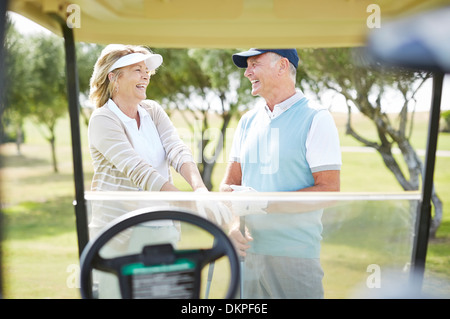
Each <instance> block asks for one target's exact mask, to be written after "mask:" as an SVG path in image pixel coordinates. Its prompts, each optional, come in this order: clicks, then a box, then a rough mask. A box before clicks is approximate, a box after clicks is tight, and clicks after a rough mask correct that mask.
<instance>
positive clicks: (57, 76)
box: [26, 34, 67, 173]
mask: <svg viewBox="0 0 450 319" xmlns="http://www.w3.org/2000/svg"><path fill="white" fill-rule="evenodd" d="M28 45H29V46H30V47H31V55H30V56H29V57H27V60H26V61H27V63H28V72H27V74H28V75H29V85H30V87H31V90H32V93H31V100H30V101H28V103H30V105H29V106H30V116H31V118H32V119H33V120H34V122H35V123H36V124H37V125H38V127H39V128H42V130H41V133H42V135H43V136H44V138H45V139H46V140H47V141H48V142H49V143H50V146H51V154H52V164H53V171H54V172H55V173H57V172H58V163H57V158H56V144H55V142H56V130H55V129H56V123H57V121H58V119H60V118H61V117H62V116H64V115H65V114H66V113H67V97H66V76H65V68H64V63H65V62H64V52H63V43H62V39H61V38H59V37H57V36H54V35H44V34H36V35H32V36H30V38H29V39H28Z"/></svg>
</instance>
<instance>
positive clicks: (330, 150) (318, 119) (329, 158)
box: [306, 109, 342, 173]
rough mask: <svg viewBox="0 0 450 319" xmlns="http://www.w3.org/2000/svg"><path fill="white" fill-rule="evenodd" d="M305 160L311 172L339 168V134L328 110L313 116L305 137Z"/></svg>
mask: <svg viewBox="0 0 450 319" xmlns="http://www.w3.org/2000/svg"><path fill="white" fill-rule="evenodd" d="M306 160H307V161H308V164H309V167H310V168H311V171H312V172H313V173H315V172H320V171H326V170H340V169H341V166H342V158H341V148H340V143H339V134H338V131H337V128H336V124H335V123H334V119H333V117H332V116H331V113H330V112H329V111H328V110H325V109H324V110H320V111H319V112H317V114H316V115H315V116H314V119H313V121H312V124H311V128H310V130H309V133H308V137H307V139H306Z"/></svg>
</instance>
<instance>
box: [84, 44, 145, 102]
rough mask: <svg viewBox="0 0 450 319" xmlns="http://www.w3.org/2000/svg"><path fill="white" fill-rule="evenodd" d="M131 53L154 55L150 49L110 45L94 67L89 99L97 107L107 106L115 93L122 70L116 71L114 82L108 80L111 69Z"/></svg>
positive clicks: (114, 71)
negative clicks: (115, 82)
mask: <svg viewBox="0 0 450 319" xmlns="http://www.w3.org/2000/svg"><path fill="white" fill-rule="evenodd" d="M131 53H144V54H150V53H152V52H151V51H150V50H149V49H147V48H145V47H142V46H135V45H123V44H109V45H107V46H106V47H105V48H104V49H103V50H102V52H101V54H100V57H99V58H98V59H97V62H96V63H95V66H94V72H93V73H92V76H91V80H90V92H89V98H90V100H91V101H92V103H94V105H95V107H97V108H99V107H102V106H103V105H105V103H106V102H107V101H108V99H109V98H111V97H112V93H113V91H114V85H115V84H114V80H115V79H117V77H118V76H119V75H120V73H121V72H122V70H121V69H120V68H119V69H115V70H113V71H111V72H112V73H114V78H113V81H110V80H109V78H108V74H109V73H110V72H108V70H109V68H110V67H111V66H112V65H113V64H114V63H115V62H116V61H117V60H118V59H120V58H121V57H123V56H125V55H127V54H131Z"/></svg>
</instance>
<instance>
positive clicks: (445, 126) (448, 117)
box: [441, 110, 450, 132]
mask: <svg viewBox="0 0 450 319" xmlns="http://www.w3.org/2000/svg"><path fill="white" fill-rule="evenodd" d="M441 119H442V127H441V131H442V132H450V110H447V111H443V112H441Z"/></svg>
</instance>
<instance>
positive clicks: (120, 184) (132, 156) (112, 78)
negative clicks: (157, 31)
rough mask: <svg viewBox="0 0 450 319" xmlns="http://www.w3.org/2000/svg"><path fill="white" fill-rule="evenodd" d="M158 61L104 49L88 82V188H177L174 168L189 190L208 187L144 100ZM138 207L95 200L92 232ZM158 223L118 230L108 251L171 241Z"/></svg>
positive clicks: (141, 51)
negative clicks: (91, 109)
mask: <svg viewBox="0 0 450 319" xmlns="http://www.w3.org/2000/svg"><path fill="white" fill-rule="evenodd" d="M162 61H163V59H162V57H161V55H159V54H153V53H152V52H151V51H149V50H148V49H146V48H144V47H141V46H131V45H118V44H114V45H108V46H107V47H105V49H104V50H103V51H102V53H101V55H100V57H99V58H98V60H97V62H96V64H95V67H94V72H93V74H92V77H91V82H90V85H91V91H90V99H91V101H92V102H93V103H94V104H95V106H96V110H95V111H94V112H93V114H92V116H91V118H90V122H89V129H88V135H89V148H90V153H91V157H92V160H93V166H94V176H93V179H92V184H91V190H93V191H139V190H143V191H178V189H177V188H176V187H175V186H174V184H173V183H172V177H171V171H170V166H172V167H174V169H175V170H176V171H177V172H178V173H180V174H181V175H182V176H183V177H184V179H185V180H186V181H187V182H188V183H189V184H190V185H191V187H192V189H193V190H195V191H197V190H203V191H207V189H206V187H205V185H204V183H203V181H202V179H201V176H200V173H199V171H198V169H197V166H196V164H195V163H194V160H193V157H192V154H191V152H190V150H189V149H188V148H187V147H186V146H185V144H184V143H183V142H182V141H181V139H180V138H179V136H178V134H177V132H176V129H175V127H174V126H173V124H172V123H171V121H170V119H169V117H168V116H167V114H166V113H165V112H164V110H163V109H162V107H161V106H160V105H159V104H158V103H156V102H155V101H152V100H146V88H147V86H148V84H149V81H150V77H151V76H152V75H153V74H155V72H156V69H157V68H158V67H159V66H160V65H161V64H162ZM142 206H145V203H136V202H134V201H125V202H121V203H116V202H115V203H113V204H112V203H111V202H108V201H104V202H100V201H95V202H93V203H92V219H91V221H90V224H89V227H90V230H91V236H92V235H95V234H96V233H97V232H98V231H99V230H100V229H102V228H103V227H104V226H105V225H106V224H107V223H108V222H110V221H112V220H113V219H114V218H116V217H118V216H120V215H122V214H124V213H127V212H129V211H132V210H135V209H138V208H141V207H142ZM161 223H162V224H158V225H156V224H155V222H153V224H151V225H143V226H144V227H137V228H135V229H134V230H133V231H128V232H122V233H121V234H119V235H118V236H116V238H115V239H114V240H113V243H112V245H111V247H110V253H112V254H115V253H116V252H117V251H123V250H127V251H130V250H134V249H139V246H140V244H141V243H142V239H143V238H145V240H146V241H147V242H152V243H156V242H158V241H159V242H161V241H162V242H172V243H173V242H175V241H176V240H177V239H178V236H179V231H178V229H177V227H175V225H174V224H173V223H172V222H167V221H161ZM140 247H142V246H140ZM101 282H103V289H101V288H102V287H101V286H102V285H99V288H100V290H99V291H100V292H102V291H103V293H102V295H103V296H107V297H108V296H111V295H108V291H109V284H106V282H107V280H100V283H101ZM105 292H106V294H105Z"/></svg>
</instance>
